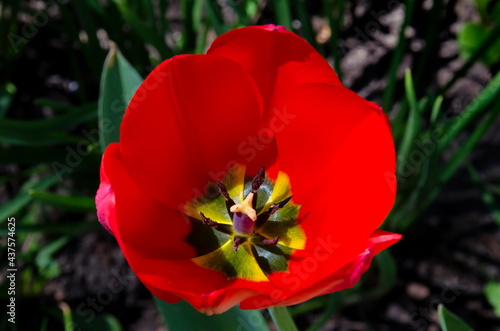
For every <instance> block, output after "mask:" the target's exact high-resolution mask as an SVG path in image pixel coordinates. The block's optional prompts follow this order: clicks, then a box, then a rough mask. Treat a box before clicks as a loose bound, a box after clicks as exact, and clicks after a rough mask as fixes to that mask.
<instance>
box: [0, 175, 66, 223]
mask: <svg viewBox="0 0 500 331" xmlns="http://www.w3.org/2000/svg"><path fill="white" fill-rule="evenodd" d="M55 183H57V175H51V176H48V177H45V178H43V179H40V180H38V179H34V180H30V181H28V182H26V183H25V184H24V185H23V187H22V188H21V189H20V190H19V194H18V195H17V196H16V197H15V198H13V199H11V200H10V201H8V202H7V203H5V204H4V205H3V206H1V207H0V223H2V222H5V220H7V218H8V217H12V216H14V215H15V214H16V213H17V212H18V211H19V210H21V209H22V208H24V207H25V206H26V205H27V204H28V203H30V202H31V200H32V196H31V195H29V194H28V191H29V190H31V189H34V190H45V189H47V188H49V187H51V186H52V185H54V184H55Z"/></svg>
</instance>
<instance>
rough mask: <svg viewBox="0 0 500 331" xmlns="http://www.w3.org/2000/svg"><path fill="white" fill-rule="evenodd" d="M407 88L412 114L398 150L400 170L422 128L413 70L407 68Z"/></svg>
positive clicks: (404, 164)
mask: <svg viewBox="0 0 500 331" xmlns="http://www.w3.org/2000/svg"><path fill="white" fill-rule="evenodd" d="M405 88H406V98H407V100H408V104H409V105H410V114H409V116H408V121H407V122H406V127H405V130H404V135H403V140H402V143H401V146H400V147H399V150H398V160H399V164H398V172H401V171H402V170H401V169H405V167H406V163H407V162H408V156H409V154H410V151H411V148H412V147H413V145H414V143H415V138H416V136H417V133H418V132H419V129H420V116H419V107H418V103H417V97H416V95H415V89H414V87H413V80H412V77H411V72H410V70H409V69H407V70H406V72H405Z"/></svg>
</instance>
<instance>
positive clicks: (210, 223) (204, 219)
mask: <svg viewBox="0 0 500 331" xmlns="http://www.w3.org/2000/svg"><path fill="white" fill-rule="evenodd" d="M200 216H201V222H202V223H203V225H205V226H210V227H213V228H216V229H217V227H218V226H219V223H217V222H215V221H212V220H211V219H210V218H208V217H206V216H205V215H204V214H203V213H202V212H201V211H200Z"/></svg>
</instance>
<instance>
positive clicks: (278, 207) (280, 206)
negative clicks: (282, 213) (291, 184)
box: [271, 195, 293, 215]
mask: <svg viewBox="0 0 500 331" xmlns="http://www.w3.org/2000/svg"><path fill="white" fill-rule="evenodd" d="M292 198H293V195H291V196H289V197H288V198H286V199H285V200H283V201H281V202H278V203H276V204H274V205H272V206H271V208H272V209H273V211H272V212H271V215H272V214H274V213H275V212H277V211H278V210H280V209H281V208H283V207H285V205H286V204H287V203H288V201H290V200H292Z"/></svg>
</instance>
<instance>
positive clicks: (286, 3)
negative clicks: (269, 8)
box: [272, 0, 292, 31]
mask: <svg viewBox="0 0 500 331" xmlns="http://www.w3.org/2000/svg"><path fill="white" fill-rule="evenodd" d="M272 4H273V7H274V15H275V17H276V21H277V22H278V24H279V25H283V26H284V27H285V28H287V29H288V30H290V31H291V30H292V12H291V6H290V0H273V1H272Z"/></svg>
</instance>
